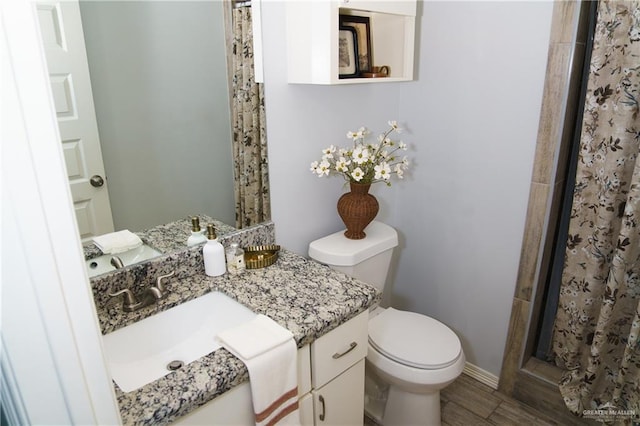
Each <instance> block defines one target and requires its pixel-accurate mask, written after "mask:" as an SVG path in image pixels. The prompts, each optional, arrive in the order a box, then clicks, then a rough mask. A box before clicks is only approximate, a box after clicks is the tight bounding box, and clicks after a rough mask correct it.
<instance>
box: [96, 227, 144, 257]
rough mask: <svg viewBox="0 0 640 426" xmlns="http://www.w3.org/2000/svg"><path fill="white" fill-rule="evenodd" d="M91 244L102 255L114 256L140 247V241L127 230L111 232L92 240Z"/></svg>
mask: <svg viewBox="0 0 640 426" xmlns="http://www.w3.org/2000/svg"><path fill="white" fill-rule="evenodd" d="M93 242H94V243H95V244H96V245H97V246H98V248H99V249H100V250H101V251H102V252H103V253H104V254H116V253H122V252H123V251H127V250H131V249H134V248H136V247H140V246H141V245H142V240H141V239H140V237H138V236H137V235H136V234H134V233H133V232H131V231H128V230H126V229H125V230H122V231H118V232H112V233H110V234H104V235H99V236H97V237H94V238H93Z"/></svg>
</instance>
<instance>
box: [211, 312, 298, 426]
mask: <svg viewBox="0 0 640 426" xmlns="http://www.w3.org/2000/svg"><path fill="white" fill-rule="evenodd" d="M217 339H218V341H219V342H220V344H221V345H222V346H223V347H224V348H226V349H227V350H229V352H231V353H232V354H234V355H235V356H237V357H238V358H240V360H242V362H244V363H245V365H246V366H247V369H248V370H249V379H250V385H251V396H252V399H253V411H254V414H255V423H256V425H259V426H270V425H275V424H278V425H299V424H300V413H299V411H298V368H297V366H298V364H297V347H296V343H295V341H294V340H293V334H291V332H290V331H289V330H287V329H285V328H283V327H281V326H280V325H278V323H276V322H275V321H273V320H272V319H271V318H269V317H267V316H265V315H258V316H256V318H255V319H253V320H252V321H249V322H247V323H244V324H242V325H239V326H237V327H234V328H232V329H229V330H225V331H223V332H221V333H219V334H218V336H217Z"/></svg>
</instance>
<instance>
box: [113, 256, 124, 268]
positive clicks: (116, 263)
mask: <svg viewBox="0 0 640 426" xmlns="http://www.w3.org/2000/svg"><path fill="white" fill-rule="evenodd" d="M111 265H113V267H114V268H116V269H122V268H124V263H123V262H122V259H120V258H119V257H118V256H113V257H112V258H111Z"/></svg>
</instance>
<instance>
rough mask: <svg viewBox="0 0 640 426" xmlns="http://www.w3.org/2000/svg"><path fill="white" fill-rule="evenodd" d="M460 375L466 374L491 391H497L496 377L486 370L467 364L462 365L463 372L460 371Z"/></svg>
mask: <svg viewBox="0 0 640 426" xmlns="http://www.w3.org/2000/svg"><path fill="white" fill-rule="evenodd" d="M462 373H463V374H466V375H467V376H469V377H471V378H472V379H476V380H477V381H479V382H480V383H484V384H485V385H487V386H489V387H490V388H491V389H496V390H497V389H498V380H499V378H498V376H496V375H495V374H492V373H489V372H488V371H487V370H483V369H482V368H480V367H476V366H475V365H473V364H471V363H469V362H467V363H465V365H464V370H462Z"/></svg>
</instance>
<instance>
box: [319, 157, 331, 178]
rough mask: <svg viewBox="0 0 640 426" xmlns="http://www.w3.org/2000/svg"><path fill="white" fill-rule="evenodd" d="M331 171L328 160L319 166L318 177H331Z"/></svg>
mask: <svg viewBox="0 0 640 426" xmlns="http://www.w3.org/2000/svg"><path fill="white" fill-rule="evenodd" d="M330 171H331V163H329V162H328V161H327V160H322V161H321V162H320V164H319V165H318V168H317V170H316V173H318V177H322V176H329V172H330Z"/></svg>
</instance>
